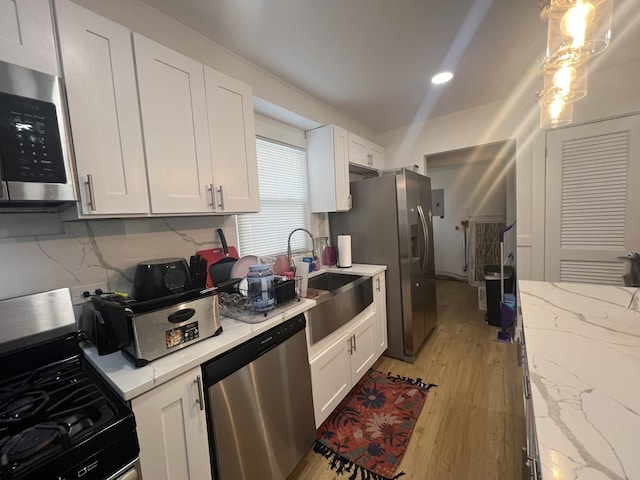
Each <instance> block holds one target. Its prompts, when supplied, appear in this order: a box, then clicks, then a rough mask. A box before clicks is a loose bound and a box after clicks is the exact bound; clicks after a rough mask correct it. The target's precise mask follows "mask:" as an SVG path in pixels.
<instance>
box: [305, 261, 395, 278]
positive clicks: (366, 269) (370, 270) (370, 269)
mask: <svg viewBox="0 0 640 480" xmlns="http://www.w3.org/2000/svg"><path fill="white" fill-rule="evenodd" d="M386 269H387V266H386V265H364V264H358V263H354V264H353V265H352V266H351V267H349V268H339V267H323V268H321V269H320V270H318V271H317V272H313V273H311V274H309V276H311V277H313V276H314V275H316V274H320V273H322V272H324V271H327V272H338V273H347V274H349V275H363V276H367V277H373V276H374V275H377V274H379V273H381V272H384V271H385V270H386Z"/></svg>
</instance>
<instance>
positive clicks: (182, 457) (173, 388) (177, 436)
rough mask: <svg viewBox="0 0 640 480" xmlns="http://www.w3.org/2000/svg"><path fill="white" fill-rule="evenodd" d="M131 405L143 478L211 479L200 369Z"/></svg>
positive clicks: (141, 396)
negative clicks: (138, 443)
mask: <svg viewBox="0 0 640 480" xmlns="http://www.w3.org/2000/svg"><path fill="white" fill-rule="evenodd" d="M131 406H132V408H133V413H134V415H135V418H136V424H137V432H138V441H139V442H140V464H141V468H142V476H143V478H145V479H153V480H187V479H189V480H200V479H202V480H210V479H211V464H210V460H209V440H208V435H207V419H206V414H205V405H204V391H203V385H202V372H201V369H200V367H196V368H194V369H192V370H189V371H188V372H186V373H183V374H182V375H180V376H179V377H177V378H174V379H173V380H170V381H168V382H166V383H163V384H162V385H160V386H158V387H156V388H154V389H153V390H151V391H149V392H147V393H145V394H143V395H140V396H139V397H136V398H134V399H133V400H132V401H131Z"/></svg>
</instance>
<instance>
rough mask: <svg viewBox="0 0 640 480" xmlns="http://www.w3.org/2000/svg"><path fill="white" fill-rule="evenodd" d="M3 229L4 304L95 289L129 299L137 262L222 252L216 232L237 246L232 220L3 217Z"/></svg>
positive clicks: (0, 281) (0, 272)
mask: <svg viewBox="0 0 640 480" xmlns="http://www.w3.org/2000/svg"><path fill="white" fill-rule="evenodd" d="M0 224H1V225H2V228H0V299H2V298H10V297H15V296H19V295H27V294H30V293H36V292H42V291H46V290H53V289H56V288H63V287H76V286H86V285H92V284H96V283H101V284H106V286H107V287H108V288H109V289H111V290H117V291H123V292H129V293H131V286H132V281H133V274H134V270H135V266H136V265H137V263H138V262H141V261H144V260H150V259H155V258H168V257H179V258H185V259H187V260H188V259H189V256H191V255H193V254H194V253H195V252H196V250H201V249H205V248H211V247H213V246H214V245H216V246H220V244H219V242H218V241H217V239H215V241H214V236H215V229H216V228H218V227H219V228H222V229H223V230H224V232H225V235H226V236H227V237H228V238H229V243H230V244H235V241H232V239H233V238H234V237H235V221H234V219H233V217H231V216H224V217H182V218H153V219H151V218H149V219H132V220H96V221H86V222H84V221H83V222H68V223H61V222H60V220H59V218H58V215H57V214H37V213H22V214H11V213H2V214H0Z"/></svg>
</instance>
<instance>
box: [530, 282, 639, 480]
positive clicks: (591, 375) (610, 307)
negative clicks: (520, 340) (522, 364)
mask: <svg viewBox="0 0 640 480" xmlns="http://www.w3.org/2000/svg"><path fill="white" fill-rule="evenodd" d="M518 285H519V293H520V305H521V308H522V319H523V329H524V335H525V342H526V349H527V363H528V366H529V370H530V376H531V387H532V397H533V409H534V414H535V425H536V431H537V438H538V447H539V451H540V465H541V470H542V478H543V480H563V479H567V480H569V479H571V480H574V479H575V480H603V479H611V480H623V479H624V480H627V479H640V289H637V288H625V287H615V286H603V285H587V284H575V283H549V282H533V281H519V282H518Z"/></svg>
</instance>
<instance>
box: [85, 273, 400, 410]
mask: <svg viewBox="0 0 640 480" xmlns="http://www.w3.org/2000/svg"><path fill="white" fill-rule="evenodd" d="M386 268H387V267H386V266H384V265H355V264H354V265H353V267H352V268H335V267H330V268H326V269H321V270H319V271H318V272H313V274H312V276H313V275H319V274H320V273H322V272H324V271H331V272H338V273H346V274H352V275H364V276H373V275H377V274H378V273H380V272H383V271H384V270H386ZM315 304H316V302H315V300H309V299H301V300H300V301H295V300H292V301H291V302H289V303H287V304H286V305H283V306H282V307H278V308H276V309H274V310H272V311H271V312H269V314H268V315H267V318H266V319H265V320H264V321H262V322H260V323H244V322H240V321H237V320H233V319H230V318H227V317H222V319H221V324H222V330H223V331H222V333H221V334H220V335H218V336H217V337H211V338H208V339H206V340H202V341H200V342H197V343H194V344H193V345H190V346H188V347H186V348H183V349H181V350H178V351H176V352H173V353H170V354H169V355H166V356H164V357H161V358H158V359H157V360H154V361H153V362H151V363H149V364H148V365H146V366H144V367H141V368H135V367H134V366H133V364H132V363H131V362H129V361H128V360H127V359H126V358H125V357H124V356H123V355H122V353H121V352H115V353H112V354H110V355H98V351H97V349H96V348H95V347H93V346H92V345H90V344H85V345H84V346H83V350H84V354H85V357H86V358H87V359H88V360H89V362H90V363H91V364H92V365H93V366H94V367H96V369H98V371H99V372H101V373H102V374H103V376H104V377H105V379H106V380H107V382H109V384H111V386H112V387H113V388H114V389H115V390H116V392H118V394H120V396H121V397H122V398H123V399H125V400H131V399H132V398H135V397H137V396H138V395H141V394H143V393H145V392H147V391H149V390H151V389H152V388H153V387H155V386H157V385H160V384H161V383H164V382H166V381H168V380H171V379H172V378H174V377H177V376H178V375H180V374H181V373H184V372H186V371H188V370H190V369H191V368H193V367H195V366H198V365H200V364H202V363H204V362H206V361H208V360H211V359H212V358H214V357H216V356H218V355H220V354H222V353H224V352H226V351H227V350H230V349H232V348H233V347H235V346H237V345H240V344H241V343H243V342H245V341H247V340H249V339H250V338H251V337H253V336H255V335H258V334H260V333H262V332H264V331H266V330H268V329H270V328H272V327H275V326H276V325H278V324H280V323H282V322H284V321H286V320H289V319H290V318H292V317H294V316H296V315H298V314H299V313H303V312H306V311H307V310H309V309H310V308H311V307H313V306H314V305H315Z"/></svg>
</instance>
